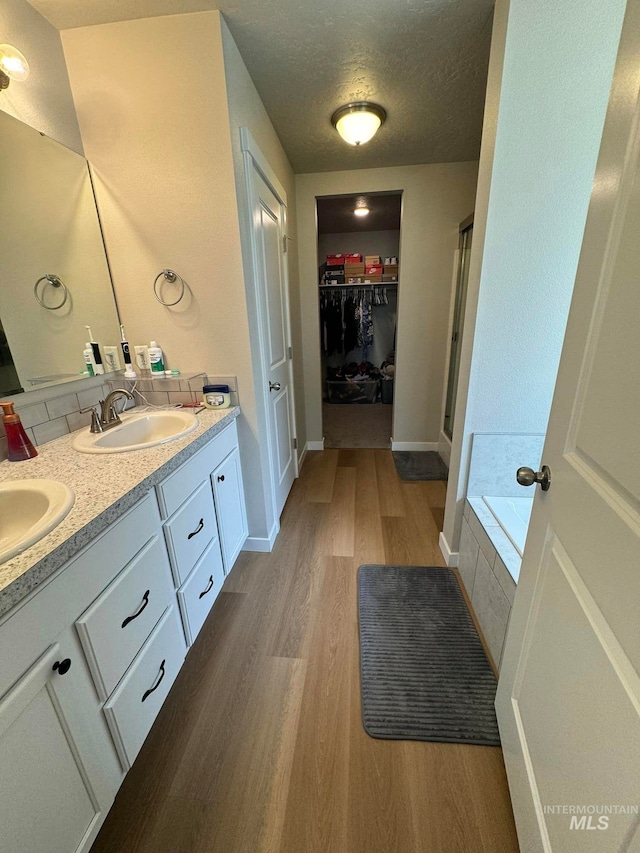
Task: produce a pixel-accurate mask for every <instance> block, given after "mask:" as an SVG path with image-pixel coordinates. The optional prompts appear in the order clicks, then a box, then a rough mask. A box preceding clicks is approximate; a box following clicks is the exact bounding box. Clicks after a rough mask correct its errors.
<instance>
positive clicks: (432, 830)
mask: <svg viewBox="0 0 640 853" xmlns="http://www.w3.org/2000/svg"><path fill="white" fill-rule="evenodd" d="M444 498H445V487H444V484H443V483H433V482H427V483H403V482H401V481H400V480H399V479H398V477H397V475H396V472H395V468H394V465H393V460H392V458H391V453H390V451H388V450H325V451H324V452H322V453H312V454H310V455H309V457H308V458H307V461H306V463H305V465H304V467H303V470H302V475H301V477H300V479H299V480H298V481H297V482H296V483H295V485H294V487H293V490H292V492H291V495H290V497H289V500H288V502H287V506H286V507H285V511H284V513H283V517H282V530H281V532H280V535H279V537H278V540H277V543H276V547H275V548H274V550H273V552H272V553H271V554H251V553H243V554H241V556H240V558H239V560H238V562H237V564H236V567H235V568H234V570H233V572H232V573H231V575H230V576H229V578H227V581H226V583H225V585H224V589H223V591H222V593H221V594H220V596H219V598H218V600H217V601H216V604H215V605H214V608H213V610H212V612H211V614H210V616H209V618H208V620H207V622H206V624H205V626H204V627H203V629H202V632H201V633H200V636H199V637H198V640H197V642H196V643H195V645H194V647H193V648H192V649H191V651H190V652H189V655H188V657H187V661H186V663H185V666H184V667H183V669H182V671H181V673H180V675H179V677H178V680H177V681H176V683H175V685H174V687H173V690H172V691H171V694H170V696H169V698H168V699H167V701H166V703H165V705H164V707H163V709H162V711H161V713H160V715H159V717H158V719H157V721H156V723H155V725H154V727H153V729H152V731H151V733H150V735H149V737H148V739H147V741H146V743H145V745H144V747H143V749H142V751H141V753H140V755H139V756H138V759H137V761H136V763H135V765H134V767H133V768H132V770H131V771H130V773H129V775H128V776H127V778H126V780H125V782H124V784H123V786H122V788H121V790H120V792H119V794H118V797H117V799H116V803H115V805H114V806H113V808H112V810H111V812H110V814H109V816H108V818H107V820H106V822H105V824H104V826H103V828H102V830H101V832H100V835H99V836H98V838H97V840H96V842H95V844H94V846H93V848H92V853H124V851H126V852H127V853H165V851H166V853H427V851H428V853H458V851H460V853H463V851H464V853H481V852H482V851H487V853H502V851H505V853H511V851H517V850H518V845H517V841H516V835H515V828H514V824H513V816H512V812H511V804H510V800H509V795H508V789H507V781H506V777H505V772H504V765H503V760H502V752H501V750H500V749H498V748H495V747H480V746H463V745H457V744H437V743H417V742H410V741H384V740H374V739H373V738H370V737H369V736H368V735H367V734H365V732H364V730H363V728H362V723H361V717H360V696H359V690H360V682H359V660H358V634H357V610H356V569H357V567H358V566H359V565H360V564H361V563H402V564H409V565H443V561H442V556H441V554H440V551H439V549H438V531H439V526H438V525H439V522H440V519H441V517H442V510H443V507H444Z"/></svg>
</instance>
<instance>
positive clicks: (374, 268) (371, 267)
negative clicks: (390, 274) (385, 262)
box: [364, 264, 382, 275]
mask: <svg viewBox="0 0 640 853" xmlns="http://www.w3.org/2000/svg"><path fill="white" fill-rule="evenodd" d="M364 272H365V275H382V264H366V265H365V268H364Z"/></svg>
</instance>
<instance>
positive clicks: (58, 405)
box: [45, 394, 80, 421]
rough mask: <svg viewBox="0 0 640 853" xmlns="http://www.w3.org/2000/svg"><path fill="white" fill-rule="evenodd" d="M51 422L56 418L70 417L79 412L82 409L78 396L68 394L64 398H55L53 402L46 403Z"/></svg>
mask: <svg viewBox="0 0 640 853" xmlns="http://www.w3.org/2000/svg"><path fill="white" fill-rule="evenodd" d="M45 405H46V407H47V412H48V413H49V420H50V421H53V420H55V419H56V418H63V417H64V416H65V415H70V414H71V413H72V412H77V411H78V409H79V408H80V405H79V403H78V395H77V394H66V395H65V396H64V397H54V399H53V400H48V401H47V402H46V403H45Z"/></svg>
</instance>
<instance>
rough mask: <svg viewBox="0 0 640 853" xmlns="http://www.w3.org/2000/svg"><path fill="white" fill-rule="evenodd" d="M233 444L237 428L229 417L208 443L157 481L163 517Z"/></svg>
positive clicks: (169, 513) (183, 498) (235, 440)
mask: <svg viewBox="0 0 640 853" xmlns="http://www.w3.org/2000/svg"><path fill="white" fill-rule="evenodd" d="M237 446H238V429H237V427H236V422H235V420H233V421H232V422H231V423H230V424H229V426H227V427H225V428H224V429H223V430H222V432H219V433H218V434H217V435H216V436H214V438H212V439H211V441H210V442H209V444H207V445H206V446H205V447H203V448H202V450H200V451H199V452H198V453H196V455H195V456H192V457H191V459H189V460H188V462H185V463H184V465H182V466H181V467H180V468H178V470H177V471H174V473H173V474H171V476H170V477H167V479H166V480H165V481H164V483H160V485H159V486H157V487H156V488H157V489H158V499H159V503H160V510H161V512H162V516H163V518H168V517H169V516H170V515H172V514H173V513H174V512H175V511H176V510H177V509H178V507H179V506H180V504H182V503H184V501H186V499H187V498H188V497H189V495H190V494H191V492H192V491H193V488H194V486H195V485H196V484H197V483H200V482H201V481H202V480H203V479H204V478H205V477H208V476H209V474H210V473H211V472H212V471H213V469H214V468H217V466H218V465H219V464H220V463H221V462H222V460H223V459H224V458H225V456H228V455H229V453H231V451H232V450H233V448H234V447H237Z"/></svg>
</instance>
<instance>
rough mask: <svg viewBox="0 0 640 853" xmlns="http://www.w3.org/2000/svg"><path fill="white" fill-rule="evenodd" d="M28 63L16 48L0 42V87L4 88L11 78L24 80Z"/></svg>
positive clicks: (27, 70) (27, 71)
mask: <svg viewBox="0 0 640 853" xmlns="http://www.w3.org/2000/svg"><path fill="white" fill-rule="evenodd" d="M28 76H29V63H28V62H27V60H26V59H25V58H24V56H23V55H22V54H21V53H20V51H19V50H17V48H15V47H13V45H10V44H0V89H6V88H7V87H8V85H9V83H10V81H11V80H19V81H22V80H26V79H27V77H28Z"/></svg>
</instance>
